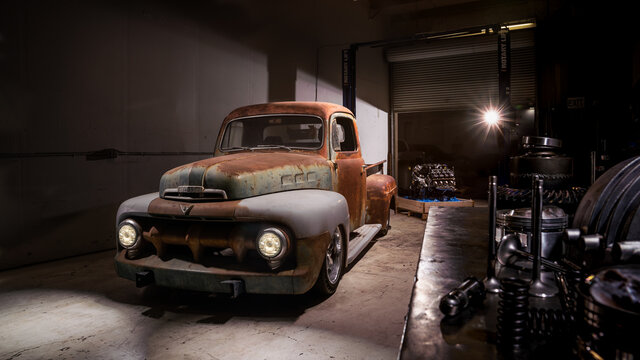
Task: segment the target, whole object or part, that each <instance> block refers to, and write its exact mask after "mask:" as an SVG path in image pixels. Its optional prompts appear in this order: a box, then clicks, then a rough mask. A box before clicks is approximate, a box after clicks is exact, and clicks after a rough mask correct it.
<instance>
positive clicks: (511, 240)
mask: <svg viewBox="0 0 640 360" xmlns="http://www.w3.org/2000/svg"><path fill="white" fill-rule="evenodd" d="M520 246H521V245H520V239H519V238H518V236H517V235H515V234H508V235H505V236H504V237H503V238H502V240H501V241H500V246H498V251H497V252H496V260H498V262H499V263H500V264H501V265H504V266H515V267H520V268H528V267H527V266H525V264H523V263H522V262H520V261H519V260H520V259H524V260H527V261H529V262H531V261H533V259H534V255H532V254H530V253H528V252H526V251H523V250H522V249H521V248H520ZM540 262H541V264H542V265H543V266H544V267H545V268H548V269H549V270H552V271H556V272H568V271H571V270H569V269H567V268H566V267H565V266H563V265H560V264H556V263H554V262H553V261H551V260H549V259H545V258H544V257H541V258H540Z"/></svg>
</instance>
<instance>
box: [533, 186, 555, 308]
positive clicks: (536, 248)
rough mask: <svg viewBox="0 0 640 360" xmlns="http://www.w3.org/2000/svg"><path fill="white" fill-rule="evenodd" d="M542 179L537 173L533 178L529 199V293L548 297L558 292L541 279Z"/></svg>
mask: <svg viewBox="0 0 640 360" xmlns="http://www.w3.org/2000/svg"><path fill="white" fill-rule="evenodd" d="M543 193H544V187H543V181H542V179H540V177H539V176H538V175H536V176H535V177H534V178H533V184H532V196H531V198H532V200H531V227H532V228H533V234H532V239H531V240H532V241H531V242H532V244H531V252H532V254H533V265H532V269H531V285H530V286H529V294H530V295H532V296H537V297H548V296H553V295H555V294H557V293H558V289H557V288H555V287H553V286H551V285H549V284H546V283H544V282H543V281H542V271H541V266H542V196H543Z"/></svg>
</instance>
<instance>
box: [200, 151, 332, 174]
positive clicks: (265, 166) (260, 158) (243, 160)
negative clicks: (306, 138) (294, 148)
mask: <svg viewBox="0 0 640 360" xmlns="http://www.w3.org/2000/svg"><path fill="white" fill-rule="evenodd" d="M252 155H253V156H245V157H239V158H235V159H234V160H235V161H219V162H216V163H215V164H212V166H213V165H215V167H216V170H218V171H220V172H221V173H223V174H226V175H230V176H236V175H240V174H243V173H252V172H254V171H264V170H271V169H276V168H279V167H284V166H295V167H297V168H298V169H300V171H301V172H303V169H304V168H307V167H312V166H325V167H326V166H328V165H327V160H326V159H325V158H323V157H322V156H318V155H310V154H299V153H283V152H268V153H262V152H261V153H255V154H252ZM230 156H233V155H225V156H220V157H217V158H214V159H225V158H227V157H230Z"/></svg>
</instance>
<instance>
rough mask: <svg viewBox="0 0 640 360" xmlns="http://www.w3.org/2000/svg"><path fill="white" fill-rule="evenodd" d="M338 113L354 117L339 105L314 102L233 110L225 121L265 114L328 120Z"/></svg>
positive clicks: (295, 102)
mask: <svg viewBox="0 0 640 360" xmlns="http://www.w3.org/2000/svg"><path fill="white" fill-rule="evenodd" d="M336 112H343V113H347V114H350V115H351V116H353V113H352V112H351V110H349V109H347V108H346V107H344V106H342V105H338V104H333V103H328V102H312V101H286V102H271V103H266V104H256V105H248V106H243V107H240V108H237V109H235V110H233V111H232V112H231V113H230V114H229V115H227V117H226V119H225V121H227V120H230V119H235V118H238V117H245V116H254V115H265V114H311V115H317V116H320V117H321V118H323V119H328V118H329V117H330V116H331V114H333V113H336Z"/></svg>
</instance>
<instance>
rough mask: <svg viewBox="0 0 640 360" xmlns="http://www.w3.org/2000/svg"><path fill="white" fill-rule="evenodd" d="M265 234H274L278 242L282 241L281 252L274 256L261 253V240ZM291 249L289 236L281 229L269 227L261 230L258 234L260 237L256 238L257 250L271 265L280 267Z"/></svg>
mask: <svg viewBox="0 0 640 360" xmlns="http://www.w3.org/2000/svg"><path fill="white" fill-rule="evenodd" d="M265 234H273V235H275V236H276V237H277V238H278V240H280V251H279V252H278V253H277V254H275V255H273V256H269V255H267V254H264V253H263V252H262V251H261V246H260V240H261V239H262V237H263V236H264V235H265ZM289 247H290V239H289V235H288V234H287V232H286V231H285V230H283V229H281V228H278V227H275V226H269V227H266V228H264V229H262V230H260V231H259V232H258V235H257V236H256V250H257V252H258V254H259V255H260V256H261V257H262V258H264V259H265V260H267V261H268V262H269V264H270V265H274V266H279V265H280V263H281V261H282V260H283V259H284V257H285V256H286V255H287V253H288V252H289Z"/></svg>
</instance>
